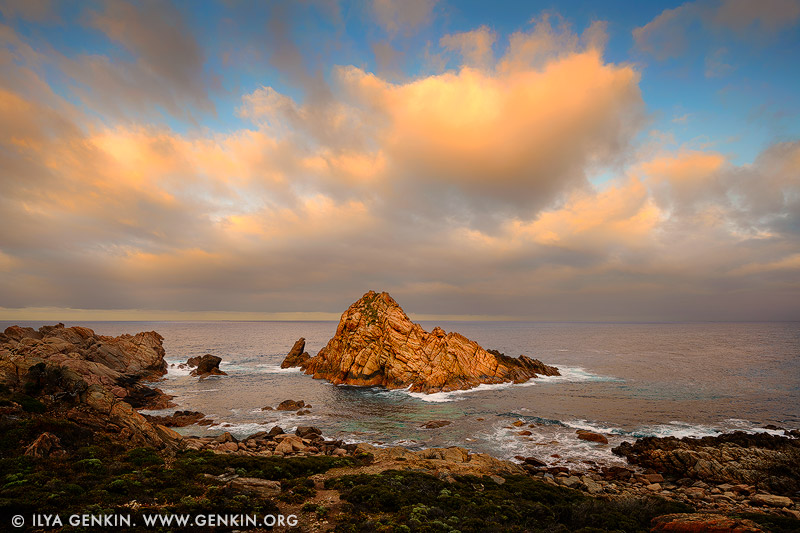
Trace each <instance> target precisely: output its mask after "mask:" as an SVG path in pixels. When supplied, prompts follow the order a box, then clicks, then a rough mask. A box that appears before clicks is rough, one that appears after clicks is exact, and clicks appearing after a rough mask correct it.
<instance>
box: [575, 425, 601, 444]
mask: <svg viewBox="0 0 800 533" xmlns="http://www.w3.org/2000/svg"><path fill="white" fill-rule="evenodd" d="M575 433H577V434H578V438H579V439H581V440H588V441H589V442H599V443H600V444H608V439H607V438H606V436H605V435H601V434H600V433H595V432H594V431H587V430H585V429H579V430H578V431H576V432H575Z"/></svg>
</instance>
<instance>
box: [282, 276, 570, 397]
mask: <svg viewBox="0 0 800 533" xmlns="http://www.w3.org/2000/svg"><path fill="white" fill-rule="evenodd" d="M293 352H294V350H293ZM290 355H291V354H290ZM284 363H286V364H287V365H288V366H299V367H300V368H301V369H302V370H303V371H304V372H305V373H306V374H311V375H313V376H314V378H317V379H327V380H329V381H331V382H332V383H336V384H349V385H364V386H370V385H381V386H384V387H387V388H391V389H396V388H406V387H408V388H410V390H411V391H413V392H426V393H432V392H439V391H451V390H462V389H470V388H472V387H476V386H478V385H480V384H481V383H507V382H514V383H522V382H524V381H527V380H529V379H531V378H534V377H537V376H538V375H546V376H556V375H559V372H558V369H557V368H555V367H552V366H548V365H545V364H544V363H542V362H541V361H539V360H536V359H531V358H529V357H526V356H524V355H521V356H519V357H517V358H514V357H508V356H505V355H502V354H499V352H495V353H490V352H488V351H486V350H484V349H483V348H481V347H480V346H479V345H478V343H476V342H474V341H471V340H469V339H467V338H466V337H464V336H463V335H460V334H458V333H446V332H445V331H444V330H443V329H441V328H438V327H437V328H435V329H434V330H433V331H431V332H430V333H428V332H427V331H425V330H423V329H422V327H421V326H419V324H414V323H413V322H411V320H410V319H409V318H408V316H407V315H406V314H405V312H404V311H403V310H402V309H401V308H400V306H399V305H398V304H397V302H395V301H394V299H392V297H391V296H389V294H387V293H385V292H382V293H380V294H377V293H375V292H374V291H369V292H368V293H366V294H365V295H364V296H362V297H361V298H360V299H359V300H358V301H357V302H355V303H354V304H353V305H351V306H350V307H349V308H348V309H347V311H345V312H344V314H342V318H341V320H340V321H339V326H338V327H337V329H336V334H335V335H334V337H333V338H332V339H331V340H330V341H328V344H327V345H326V346H325V347H324V348H323V349H322V350H320V352H319V353H318V354H317V355H316V356H315V357H311V358H309V359H303V360H296V361H294V362H293V361H291V360H289V357H287V359H286V360H284Z"/></svg>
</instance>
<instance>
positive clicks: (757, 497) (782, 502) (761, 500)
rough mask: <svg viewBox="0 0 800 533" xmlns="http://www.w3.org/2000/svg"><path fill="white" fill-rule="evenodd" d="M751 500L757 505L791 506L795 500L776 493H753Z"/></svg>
mask: <svg viewBox="0 0 800 533" xmlns="http://www.w3.org/2000/svg"><path fill="white" fill-rule="evenodd" d="M750 501H751V502H752V503H754V504H756V505H765V506H767V507H791V506H792V505H793V504H794V502H792V499H791V498H787V497H786V496H775V495H774V494H753V495H752V496H750Z"/></svg>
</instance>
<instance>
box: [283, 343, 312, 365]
mask: <svg viewBox="0 0 800 533" xmlns="http://www.w3.org/2000/svg"><path fill="white" fill-rule="evenodd" d="M305 349H306V340H305V339H304V338H303V337H300V338H299V339H298V340H297V342H295V343H294V346H292V349H291V350H289V353H288V355H287V356H286V359H284V360H283V362H282V363H281V368H294V367H297V366H303V365H304V364H307V363H308V360H309V359H311V356H310V355H308V352H306V351H305Z"/></svg>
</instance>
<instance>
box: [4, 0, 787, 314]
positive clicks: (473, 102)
mask: <svg viewBox="0 0 800 533" xmlns="http://www.w3.org/2000/svg"><path fill="white" fill-rule="evenodd" d="M798 64H800V0H759V1H758V2H753V1H750V0H696V1H689V2H685V3H680V2H633V1H631V2H623V1H619V0H609V1H604V2H595V1H569V0H567V1H559V2H555V1H551V2H533V1H521V2H512V1H497V2H484V1H455V0H451V1H448V0H440V1H436V0H403V1H398V0H373V1H368V0H364V1H353V2H346V1H337V0H305V1H297V2H246V1H236V0H220V1H217V2H211V1H176V2H171V3H168V2H127V1H123V0H115V1H109V2H102V1H98V2H89V1H87V2H72V1H69V0H65V1H58V2H51V1H47V0H24V1H16V0H0V187H1V189H0V191H1V192H0V215H1V216H2V223H1V224H0V319H4V320H72V321H75V320H81V319H84V320H98V319H108V320H127V319H130V320H155V319H158V320H171V319H175V320H181V319H232V320H235V319H243V320H258V319H336V318H338V316H339V314H340V313H341V312H342V311H343V310H344V309H345V308H346V307H347V306H348V305H349V304H350V303H352V302H353V301H355V300H357V299H358V298H359V297H360V296H361V295H362V294H363V293H364V292H366V291H367V290H370V289H372V290H376V291H388V292H389V293H390V294H392V296H393V297H394V298H395V299H396V300H397V301H398V302H399V303H400V305H402V306H403V308H404V309H405V310H406V311H407V312H409V314H411V315H412V317H414V318H418V319H426V318H427V319H435V318H440V319H459V318H466V319H476V318H477V319H504V320H509V319H514V320H540V321H560V320H575V321H584V320H588V321H729V320H730V321H768V320H800V116H798V112H799V111H800V68H798V66H797V65H798Z"/></svg>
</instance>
